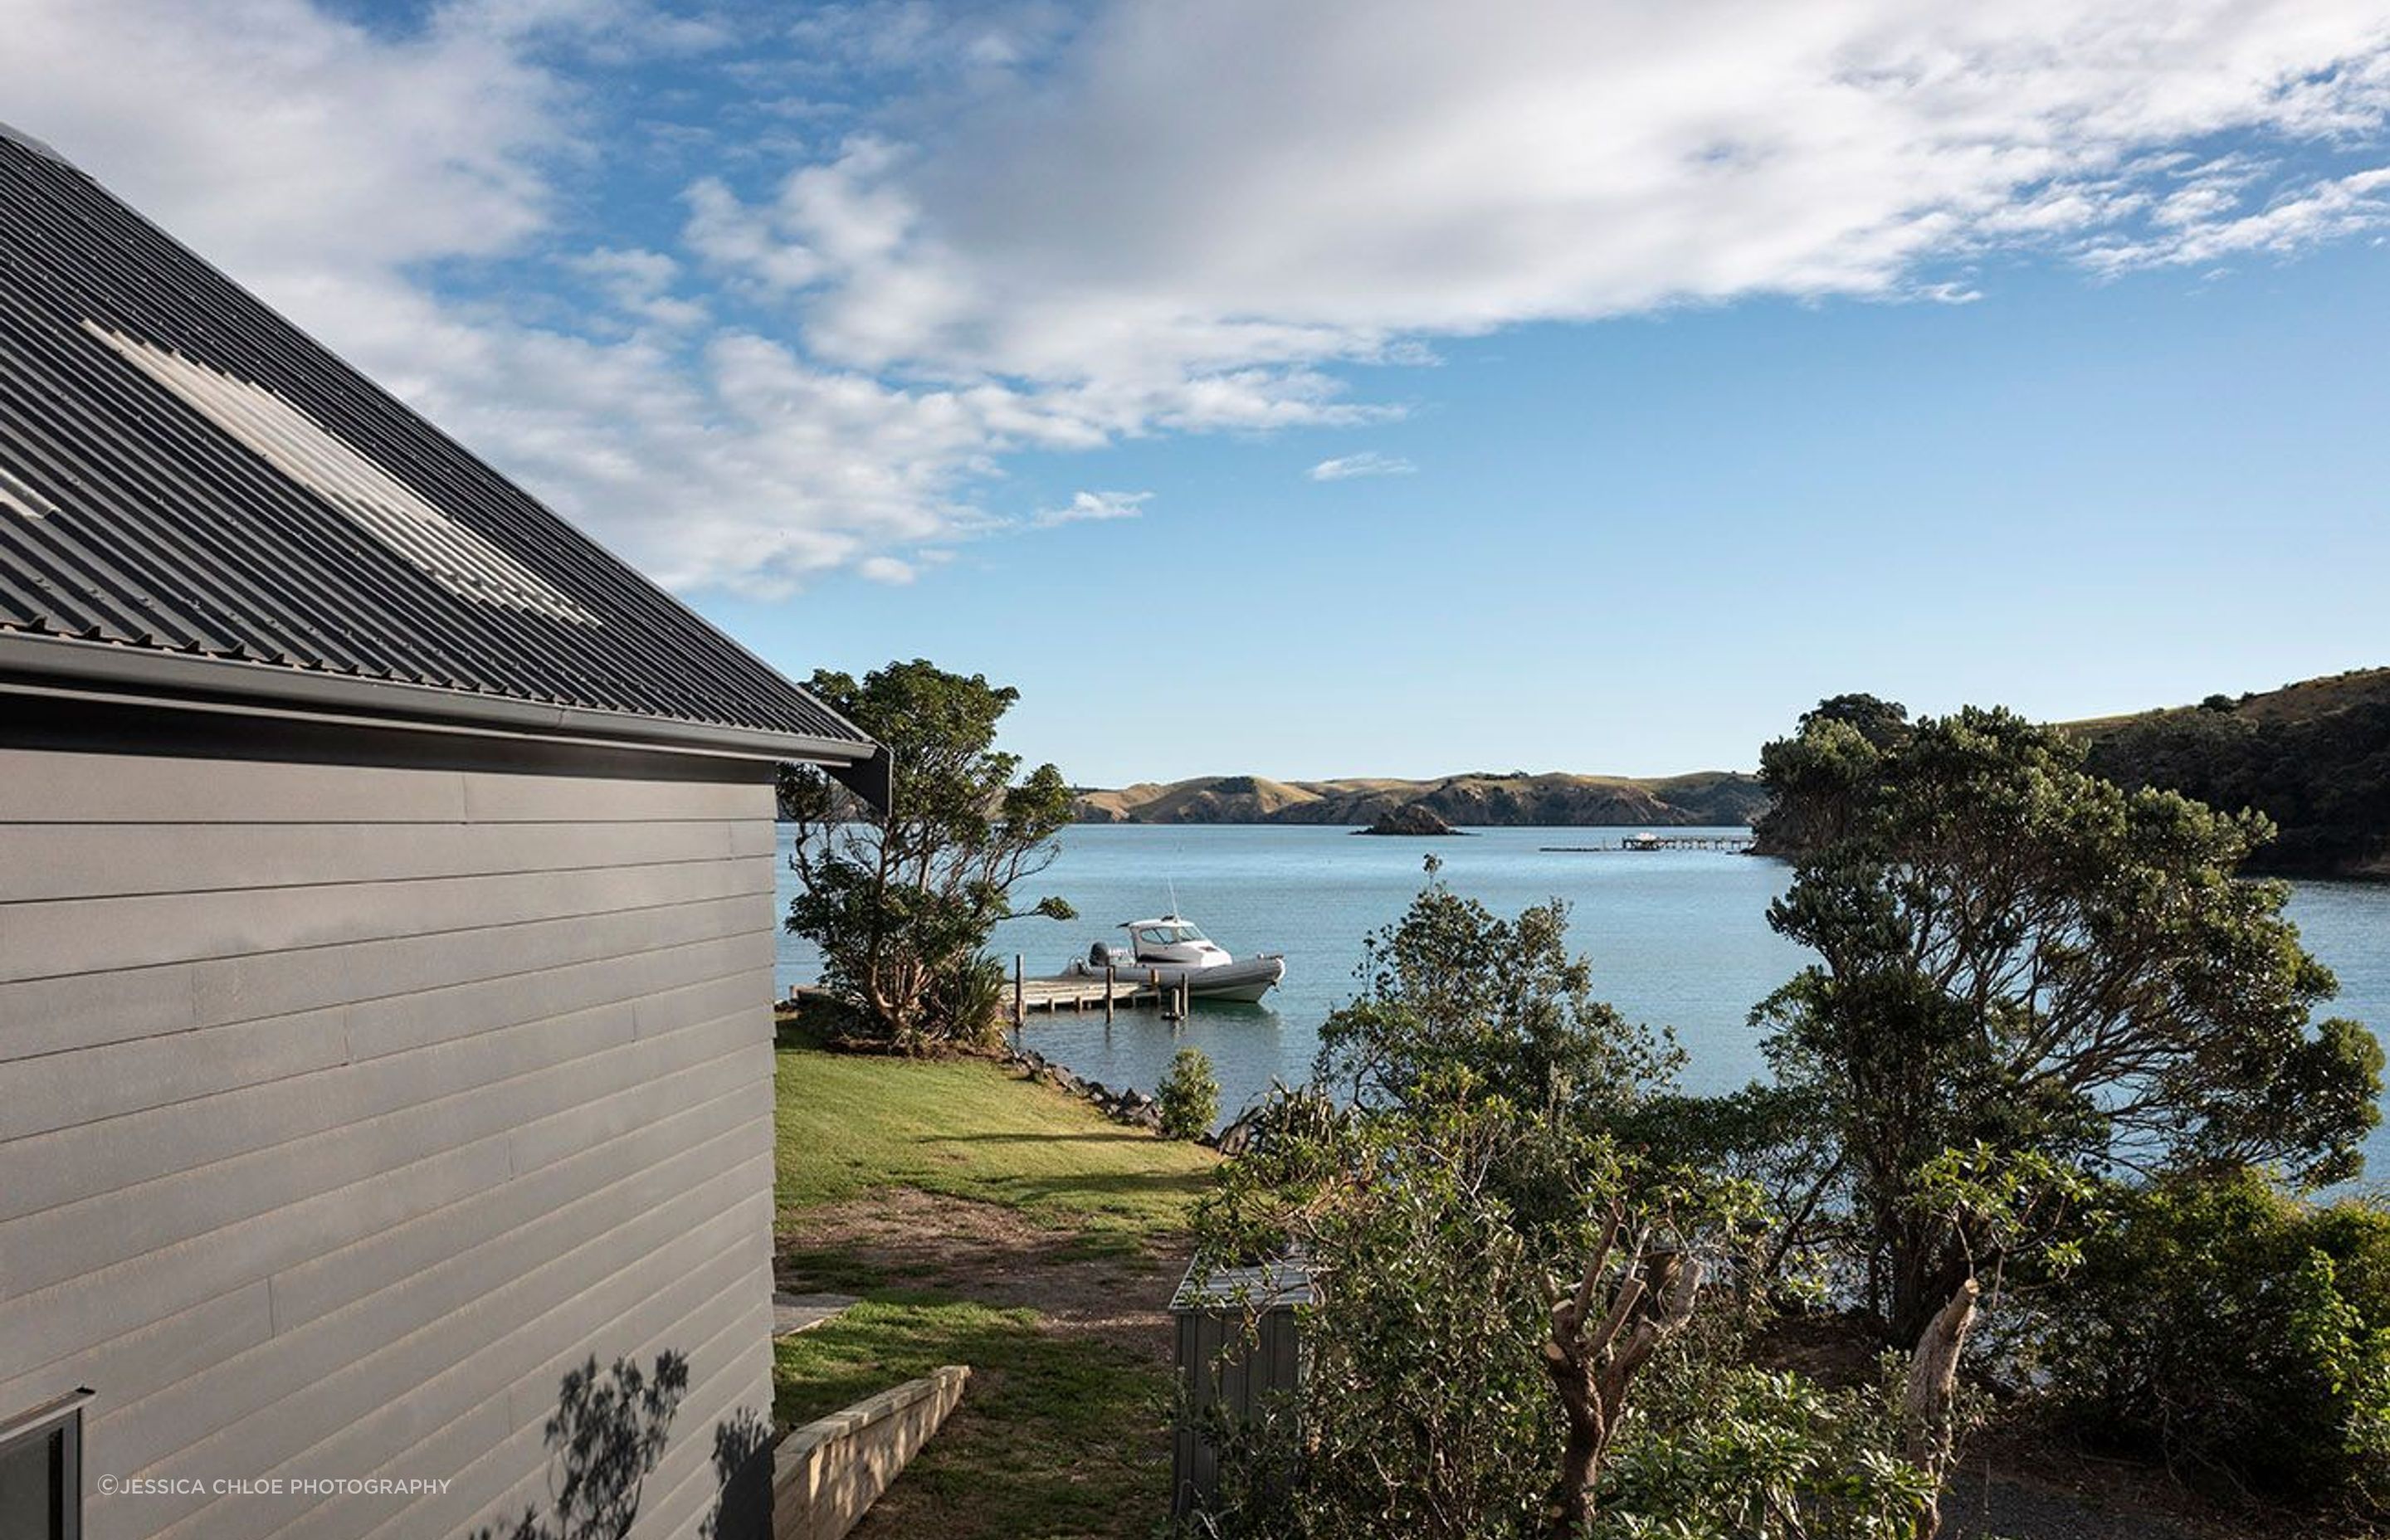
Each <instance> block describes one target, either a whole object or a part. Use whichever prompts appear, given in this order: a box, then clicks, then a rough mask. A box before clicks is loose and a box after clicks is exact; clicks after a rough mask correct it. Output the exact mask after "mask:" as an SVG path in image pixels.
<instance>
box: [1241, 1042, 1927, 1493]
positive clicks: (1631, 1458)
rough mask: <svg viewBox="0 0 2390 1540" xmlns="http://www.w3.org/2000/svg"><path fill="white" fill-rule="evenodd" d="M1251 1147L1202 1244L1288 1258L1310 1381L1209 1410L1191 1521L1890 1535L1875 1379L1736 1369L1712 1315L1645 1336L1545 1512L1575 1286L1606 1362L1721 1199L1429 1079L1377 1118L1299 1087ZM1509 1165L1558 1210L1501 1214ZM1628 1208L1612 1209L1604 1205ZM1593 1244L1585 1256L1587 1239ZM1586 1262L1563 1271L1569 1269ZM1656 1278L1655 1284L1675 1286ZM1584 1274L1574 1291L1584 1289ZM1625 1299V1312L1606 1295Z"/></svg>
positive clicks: (1890, 1474)
mask: <svg viewBox="0 0 2390 1540" xmlns="http://www.w3.org/2000/svg"><path fill="white" fill-rule="evenodd" d="M1261 1123H1262V1127H1263V1129H1264V1130H1265V1133H1264V1135H1263V1136H1262V1137H1261V1138H1260V1139H1259V1141H1258V1142H1257V1145H1256V1147H1255V1149H1253V1151H1252V1152H1251V1153H1249V1154H1247V1155H1246V1156H1244V1157H1241V1158H1240V1159H1239V1160H1237V1161H1232V1162H1230V1163H1229V1164H1228V1165H1227V1166H1226V1167H1224V1168H1223V1170H1222V1174H1221V1178H1220V1186H1219V1187H1218V1189H1217V1190H1216V1191H1215V1193H1214V1195H1213V1196H1212V1197H1211V1198H1210V1199H1208V1200H1206V1202H1205V1203H1204V1205H1203V1206H1202V1211H1201V1221H1200V1225H1199V1230H1200V1234H1201V1238H1202V1240H1203V1243H1204V1250H1205V1254H1206V1255H1209V1256H1211V1257H1214V1259H1220V1260H1252V1259H1254V1258H1258V1257H1266V1256H1272V1255H1283V1254H1286V1253H1288V1252H1290V1251H1291V1252H1294V1253H1299V1254H1300V1255H1301V1256H1302V1258H1303V1260H1304V1265H1305V1266H1306V1268H1307V1271H1308V1274H1309V1276H1310V1277H1311V1278H1312V1280H1313V1282H1314V1283H1315V1285H1316V1287H1317V1290H1318V1301H1317V1303H1316V1304H1315V1305H1313V1306H1310V1307H1308V1308H1307V1309H1305V1310H1304V1313H1303V1330H1304V1342H1305V1345H1306V1349H1307V1352H1308V1353H1309V1354H1310V1356H1309V1360H1308V1368H1307V1372H1306V1374H1305V1375H1304V1379H1303V1380H1302V1382H1301V1385H1300V1388H1299V1389H1298V1391H1297V1392H1294V1395H1293V1398H1292V1399H1291V1402H1289V1403H1288V1404H1286V1405H1280V1406H1278V1407H1275V1408H1272V1415H1270V1416H1268V1417H1266V1418H1261V1419H1257V1420H1255V1421H1253V1422H1248V1423H1244V1424H1225V1423H1215V1424H1214V1429H1213V1431H1214V1437H1215V1439H1216V1440H1217V1441H1218V1442H1219V1443H1220V1444H1221V1445H1222V1448H1223V1470H1224V1488H1223V1496H1222V1500H1221V1502H1220V1503H1219V1504H1218V1506H1217V1507H1216V1508H1214V1510H1213V1511H1212V1512H1211V1513H1210V1514H1209V1515H1207V1521H1208V1522H1209V1523H1210V1525H1211V1526H1212V1529H1213V1532H1214V1533H1217V1534H1224V1535H1231V1536H1253V1537H1258V1536H1269V1537H1272V1540H1281V1537H1283V1540H1362V1537H1364V1536H1369V1537H1375V1536H1382V1535H1388V1534H1401V1535H1406V1536H1408V1535H1420V1536H1436V1537H1449V1540H1461V1537H1469V1540H1502V1537H1506V1536H1507V1537H1520V1540H1524V1537H1527V1536H1544V1535H1551V1534H1588V1535H1598V1536H1603V1537H1613V1536H1615V1537H1622V1540H1623V1537H1625V1536H1662V1535H1664V1536H1671V1537H1676V1536H1716V1537H1720V1540H1762V1537H1771V1540H1772V1537H1774V1536H1779V1535H1785V1534H1818V1535H1826V1534H1833V1535H1852V1536H1870V1537H1873V1536H1882V1537H1883V1540H1914V1537H1915V1536H1917V1535H1919V1534H1921V1528H1920V1526H1921V1523H1922V1521H1923V1520H1924V1516H1925V1514H1926V1513H1927V1511H1928V1509H1929V1505H1930V1500H1931V1497H1932V1495H1933V1492H1934V1480H1933V1478H1932V1476H1931V1475H1930V1474H1929V1473H1927V1472H1925V1471H1922V1470H1920V1469H1917V1468H1916V1467H1914V1466H1911V1465H1909V1464H1908V1463H1907V1461H1905V1460H1904V1459H1903V1458H1902V1457H1901V1456H1900V1454H1899V1449H1900V1432H1899V1427H1898V1419H1897V1416H1896V1408H1895V1398H1894V1397H1893V1395H1892V1394H1891V1392H1890V1391H1889V1389H1884V1390H1877V1389H1868V1390H1860V1391H1831V1390H1827V1389H1824V1388H1822V1387H1819V1386H1818V1385H1815V1384H1813V1383H1811V1382H1809V1381H1807V1380H1804V1379H1802V1378H1801V1377H1799V1376H1797V1375H1771V1374H1765V1373H1762V1372H1760V1371H1758V1370H1754V1369H1751V1368H1748V1367H1742V1366H1741V1364H1740V1363H1739V1362H1738V1360H1739V1359H1740V1357H1741V1354H1742V1348H1743V1343H1742V1340H1741V1337H1740V1335H1739V1332H1738V1329H1737V1328H1736V1327H1735V1326H1734V1324H1733V1317H1732V1316H1731V1315H1718V1316H1715V1317H1710V1318H1704V1317H1703V1316H1702V1315H1700V1313H1699V1312H1698V1311H1696V1312H1695V1313H1694V1315H1693V1317H1692V1319H1691V1321H1690V1324H1685V1325H1683V1326H1681V1328H1676V1329H1671V1330H1668V1331H1665V1332H1662V1333H1658V1334H1657V1337H1658V1340H1657V1341H1656V1343H1655V1344H1654V1346H1653V1347H1652V1348H1651V1349H1648V1350H1646V1351H1648V1359H1647V1360H1640V1361H1639V1362H1640V1367H1641V1372H1640V1373H1639V1374H1637V1375H1636V1376H1635V1377H1634V1380H1633V1384H1634V1393H1633V1394H1632V1395H1625V1394H1622V1395H1620V1396H1619V1398H1618V1400H1617V1403H1616V1405H1615V1406H1614V1408H1613V1410H1614V1414H1615V1415H1614V1416H1612V1417H1610V1418H1608V1420H1607V1425H1606V1427H1605V1430H1604V1431H1605V1432H1606V1434H1607V1437H1606V1441H1605V1443H1604V1444H1603V1446H1602V1449H1601V1457H1600V1464H1599V1466H1598V1468H1597V1469H1598V1475H1599V1482H1598V1484H1597V1485H1596V1487H1595V1489H1594V1490H1593V1492H1592V1493H1591V1494H1590V1498H1591V1500H1590V1502H1589V1504H1588V1505H1587V1507H1588V1508H1589V1510H1590V1511H1589V1512H1588V1513H1587V1516H1586V1518H1585V1520H1584V1521H1583V1523H1582V1524H1581V1525H1580V1524H1575V1523H1572V1522H1570V1521H1566V1520H1565V1519H1564V1518H1563V1517H1562V1516H1561V1515H1559V1514H1557V1513H1556V1510H1557V1509H1558V1508H1559V1507H1560V1503H1559V1498H1560V1497H1561V1496H1562V1495H1564V1494H1556V1492H1555V1476H1556V1473H1558V1472H1560V1471H1561V1469H1564V1467H1563V1466H1562V1454H1563V1451H1564V1450H1565V1449H1566V1448H1567V1446H1568V1444H1569V1434H1570V1418H1569V1417H1568V1415H1567V1413H1566V1411H1565V1410H1564V1408H1563V1405H1562V1402H1561V1398H1560V1397H1559V1396H1558V1395H1556V1394H1555V1393H1554V1382H1555V1379H1556V1369H1555V1347H1554V1344H1555V1340H1556V1338H1557V1337H1558V1336H1559V1335H1560V1332H1559V1330H1558V1328H1560V1327H1561V1326H1562V1325H1563V1324H1564V1320H1565V1317H1563V1316H1562V1315H1561V1312H1563V1311H1564V1310H1566V1309H1567V1308H1568V1307H1569V1306H1570V1305H1571V1304H1572V1303H1574V1302H1573V1300H1572V1298H1571V1296H1572V1293H1573V1291H1575V1290H1581V1289H1582V1290H1584V1294H1585V1297H1587V1299H1589V1301H1590V1308H1589V1309H1588V1310H1587V1311H1586V1312H1585V1319H1586V1322H1587V1325H1588V1326H1591V1325H1596V1324H1600V1325H1604V1326H1606V1325H1607V1324H1608V1322H1609V1321H1610V1320H1611V1319H1612V1318H1615V1319H1616V1320H1617V1321H1618V1322H1619V1323H1620V1329H1619V1330H1618V1331H1617V1333H1616V1335H1615V1336H1613V1337H1610V1338H1608V1339H1607V1340H1606V1341H1603V1340H1601V1338H1602V1334H1601V1333H1600V1332H1598V1331H1597V1332H1589V1333H1588V1334H1587V1335H1589V1336H1592V1337H1594V1338H1595V1339H1597V1341H1600V1357H1601V1359H1602V1365H1600V1366H1597V1367H1604V1366H1608V1365H1613V1364H1615V1362H1616V1359H1617V1357H1618V1355H1619V1354H1621V1353H1622V1352H1623V1351H1624V1350H1625V1349H1626V1348H1627V1347H1628V1345H1629V1344H1630V1343H1632V1342H1633V1341H1635V1339H1636V1337H1637V1334H1638V1331H1639V1330H1640V1329H1641V1328H1642V1326H1643V1325H1644V1324H1645V1323H1647V1322H1655V1321H1656V1320H1657V1311H1656V1308H1655V1307H1656V1305H1657V1304H1658V1303H1659V1302H1657V1301H1654V1300H1652V1299H1651V1297H1650V1296H1649V1295H1646V1296H1644V1297H1643V1299H1641V1300H1638V1299H1636V1298H1633V1297H1630V1296H1628V1295H1626V1293H1625V1289H1626V1287H1627V1284H1628V1281H1629V1279H1630V1278H1633V1279H1636V1280H1638V1283H1637V1287H1638V1289H1639V1288H1640V1287H1641V1284H1640V1280H1641V1279H1643V1278H1646V1277H1651V1276H1654V1269H1653V1265H1652V1264H1654V1263H1655V1262H1656V1261H1657V1260H1659V1259H1660V1258H1663V1257H1667V1258H1670V1259H1672V1261H1671V1265H1672V1266H1675V1267H1684V1266H1688V1265H1691V1264H1693V1263H1694V1262H1696V1261H1699V1260H1700V1259H1704V1258H1705V1259H1708V1260H1710V1261H1712V1262H1715V1261H1718V1260H1720V1259H1721V1258H1722V1256H1723V1254H1724V1253H1726V1252H1728V1251H1731V1250H1732V1249H1733V1247H1734V1246H1735V1245H1736V1235H1737V1231H1738V1228H1739V1226H1741V1224H1742V1223H1743V1222H1744V1220H1745V1219H1746V1218H1747V1215H1746V1214H1745V1213H1742V1212H1741V1209H1740V1208H1739V1207H1738V1199H1739V1198H1741V1196H1743V1195H1741V1194H1740V1193H1739V1192H1738V1191H1737V1190H1736V1189H1733V1188H1731V1187H1723V1186H1708V1187H1704V1186H1703V1185H1702V1184H1699V1183H1695V1184H1691V1185H1689V1186H1686V1187H1672V1186H1670V1185H1669V1184H1668V1183H1667V1181H1666V1180H1665V1179H1664V1178H1660V1177H1657V1176H1655V1175H1653V1174H1650V1173H1647V1172H1643V1171H1641V1170H1639V1169H1638V1168H1637V1167H1636V1165H1635V1164H1634V1162H1633V1161H1632V1160H1631V1159H1629V1158H1627V1157H1625V1156H1623V1155H1622V1154H1621V1152H1620V1150H1619V1148H1618V1147H1617V1146H1616V1145H1615V1144H1614V1143H1613V1141H1611V1140H1610V1139H1609V1138H1607V1137H1606V1136H1601V1135H1599V1134H1589V1133H1587V1132H1586V1131H1584V1130H1583V1129H1582V1128H1575V1129H1572V1128H1569V1127H1567V1126H1563V1125H1562V1124H1561V1123H1556V1122H1555V1121H1554V1120H1553V1119H1552V1118H1550V1117H1548V1116H1546V1115H1543V1114H1541V1113H1538V1112H1533V1111H1529V1110H1523V1109H1521V1108H1519V1107H1517V1106H1515V1105H1514V1104H1512V1103H1510V1101H1508V1100H1507V1098H1504V1097H1500V1096H1499V1095H1497V1094H1494V1093H1492V1092H1491V1091H1489V1090H1488V1089H1487V1087H1485V1086H1484V1084H1481V1083H1478V1082H1477V1081H1476V1080H1475V1079H1474V1078H1473V1077H1472V1076H1471V1074H1470V1072H1467V1071H1466V1070H1461V1069H1457V1068H1456V1069H1447V1070H1445V1071H1442V1072H1436V1073H1434V1074H1432V1075H1431V1076H1430V1077H1429V1078H1428V1079H1427V1080H1425V1081H1423V1082H1421V1083H1420V1084H1416V1085H1414V1086H1412V1087H1411V1088H1410V1090H1409V1093H1408V1094H1407V1095H1406V1096H1405V1097H1402V1098H1401V1100H1400V1102H1399V1103H1398V1104H1396V1105H1394V1106H1392V1107H1388V1108H1381V1109H1377V1110H1369V1109H1347V1110H1343V1111H1342V1112H1339V1111H1337V1110H1333V1109H1332V1108H1330V1106H1329V1105H1328V1104H1327V1103H1326V1101H1325V1100H1324V1099H1323V1098H1321V1097H1318V1096H1317V1093H1308V1092H1305V1093H1296V1094H1293V1095H1291V1096H1290V1097H1286V1098H1283V1099H1282V1100H1281V1101H1280V1102H1279V1104H1277V1105H1276V1106H1275V1107H1273V1108H1272V1109H1269V1110H1267V1111H1266V1114H1265V1116H1264V1117H1263V1118H1262V1120H1261ZM1521 1169H1531V1170H1545V1171H1558V1170H1567V1171H1570V1172H1573V1173H1574V1175H1575V1191H1576V1193H1577V1200H1576V1203H1575V1205H1574V1213H1573V1214H1572V1215H1571V1216H1570V1217H1569V1218H1568V1219H1566V1220H1565V1221H1563V1220H1561V1219H1559V1218H1557V1217H1556V1216H1551V1215H1547V1216H1546V1217H1545V1218H1544V1220H1543V1221H1542V1222H1540V1223H1533V1224H1523V1223H1522V1216H1521V1215H1520V1214H1519V1213H1517V1212H1516V1211H1515V1210H1514V1209H1513V1208H1512V1207H1511V1205H1510V1201H1509V1200H1507V1199H1506V1197H1505V1196H1504V1193H1505V1190H1506V1189H1507V1188H1509V1187H1511V1186H1512V1185H1513V1184H1512V1181H1511V1176H1510V1174H1512V1173H1515V1172H1517V1171H1519V1170H1521ZM1630 1197H1632V1199H1633V1201H1631V1202H1630V1201H1629V1198H1630ZM1613 1223H1615V1225H1616V1229H1615V1232H1614V1236H1613V1238H1614V1239H1615V1240H1616V1241H1617V1244H1616V1245H1615V1246H1614V1247H1612V1248H1608V1249H1605V1248H1604V1247H1603V1244H1602V1241H1603V1238H1604V1237H1605V1235H1613ZM1589 1263H1590V1264H1591V1265H1590V1266H1588V1264H1589ZM1679 1276H1680V1275H1679ZM1588 1278H1589V1279H1590V1283H1591V1287H1590V1288H1589V1289H1587V1288H1585V1285H1586V1284H1587V1279H1588ZM1622 1305H1623V1308H1621V1307H1622Z"/></svg>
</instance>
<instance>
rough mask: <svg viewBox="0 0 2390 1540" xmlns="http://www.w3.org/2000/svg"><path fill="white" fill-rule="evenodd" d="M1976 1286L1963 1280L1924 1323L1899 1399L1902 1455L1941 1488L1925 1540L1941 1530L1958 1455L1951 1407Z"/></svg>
mask: <svg viewBox="0 0 2390 1540" xmlns="http://www.w3.org/2000/svg"><path fill="white" fill-rule="evenodd" d="M1975 1294H1976V1285H1975V1280H1974V1279H1973V1278H1972V1277H1971V1278H1968V1279H1966V1280H1964V1281H1963V1282H1961V1283H1960V1285H1959V1287H1958V1289H1957V1290H1954V1291H1953V1292H1952V1294H1951V1295H1950V1298H1949V1301H1948V1303H1946V1304H1944V1305H1943V1306H1942V1308H1941V1309H1940V1310H1937V1311H1935V1312H1934V1317H1933V1319H1931V1320H1929V1321H1927V1322H1926V1323H1925V1329H1924V1330H1923V1331H1922V1332H1921V1333H1920V1334H1919V1336H1918V1339H1917V1352H1916V1354H1915V1356H1913V1357H1912V1358H1911V1359H1910V1360H1909V1364H1908V1389H1907V1390H1906V1391H1905V1392H1904V1393H1903V1394H1902V1396H1901V1406H1900V1420H1901V1431H1902V1437H1903V1442H1904V1444H1905V1445H1906V1448H1905V1450H1904V1453H1906V1454H1907V1455H1908V1462H1909V1463H1910V1464H1911V1465H1914V1466H1916V1467H1917V1468H1918V1469H1921V1470H1924V1471H1925V1472H1927V1473H1928V1474H1930V1475H1931V1476H1933V1478H1934V1484H1935V1486H1936V1488H1937V1494H1936V1495H1935V1497H1934V1500H1933V1501H1932V1502H1931V1503H1929V1504H1928V1505H1927V1507H1926V1509H1925V1523H1924V1527H1923V1530H1922V1540H1934V1536H1935V1535H1936V1534H1940V1533H1941V1529H1942V1504H1941V1498H1940V1496H1939V1494H1938V1488H1939V1487H1940V1484H1941V1482H1942V1477H1943V1475H1944V1473H1945V1472H1947V1470H1948V1469H1950V1457H1951V1455H1952V1453H1953V1452H1954V1450H1953V1444H1954V1434H1955V1431H1956V1430H1955V1428H1954V1426H1953V1423H1954V1418H1953V1415H1952V1405H1953V1403H1954V1402H1956V1400H1957V1399H1958V1394H1959V1355H1960V1353H1962V1352H1963V1351H1964V1350H1965V1349H1966V1346H1967V1330H1968V1328H1970V1327H1972V1326H1973V1325H1974V1324H1975Z"/></svg>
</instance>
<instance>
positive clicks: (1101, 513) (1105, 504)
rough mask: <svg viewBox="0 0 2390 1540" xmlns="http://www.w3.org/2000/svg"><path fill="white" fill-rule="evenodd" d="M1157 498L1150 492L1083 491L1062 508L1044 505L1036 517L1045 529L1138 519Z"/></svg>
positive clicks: (1040, 525)
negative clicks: (1091, 522)
mask: <svg viewBox="0 0 2390 1540" xmlns="http://www.w3.org/2000/svg"><path fill="white" fill-rule="evenodd" d="M1152 500H1153V494H1151V493H1150V492H1081V493H1076V494H1073V495H1072V498H1071V500H1070V501H1069V502H1068V503H1065V504H1063V505H1062V506H1061V507H1059V508H1040V509H1039V510H1038V512H1037V517H1036V518H1035V519H1034V520H1032V522H1033V523H1034V524H1035V525H1036V527H1037V528H1039V529H1041V530H1050V529H1053V528H1054V527H1055V526H1057V525H1059V524H1084V523H1087V522H1090V521H1098V522H1100V521H1102V520H1112V519H1136V518H1138V517H1140V516H1141V515H1142V514H1143V513H1144V512H1145V505H1146V504H1148V503H1150V502H1151V501H1152Z"/></svg>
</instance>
